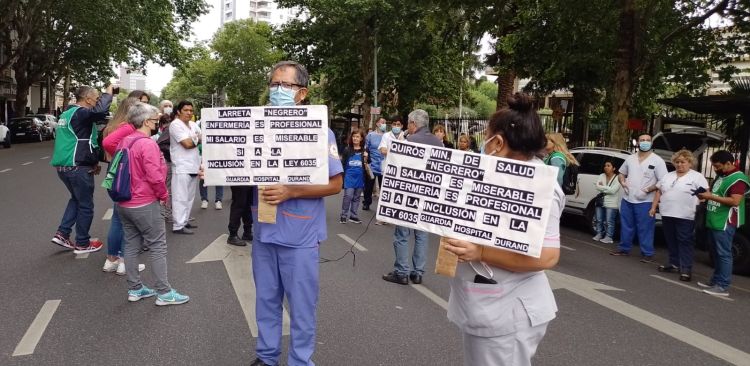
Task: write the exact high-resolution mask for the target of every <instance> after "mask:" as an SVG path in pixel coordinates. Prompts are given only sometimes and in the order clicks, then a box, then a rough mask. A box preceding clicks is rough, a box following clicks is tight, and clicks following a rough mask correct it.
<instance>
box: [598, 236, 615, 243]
mask: <svg viewBox="0 0 750 366" xmlns="http://www.w3.org/2000/svg"><path fill="white" fill-rule="evenodd" d="M600 241H601V242H602V243H604V244H612V243H614V242H615V241H614V240H612V238H610V237H608V236H607V237H604V239H602V240H600Z"/></svg>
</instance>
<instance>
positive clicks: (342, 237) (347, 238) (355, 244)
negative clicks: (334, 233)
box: [339, 234, 367, 252]
mask: <svg viewBox="0 0 750 366" xmlns="http://www.w3.org/2000/svg"><path fill="white" fill-rule="evenodd" d="M339 238H341V239H344V241H345V242H347V243H349V244H350V245H354V247H355V248H357V250H359V251H360V252H366V251H367V248H365V247H363V246H362V245H361V244H359V243H357V242H355V241H354V239H352V238H350V237H348V236H347V235H344V234H339Z"/></svg>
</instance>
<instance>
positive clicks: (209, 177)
mask: <svg viewBox="0 0 750 366" xmlns="http://www.w3.org/2000/svg"><path fill="white" fill-rule="evenodd" d="M201 113H202V119H201V120H202V121H203V122H202V127H203V131H202V132H203V168H204V171H205V178H204V180H205V184H206V185H207V186H213V185H216V186H232V185H272V184H328V154H329V153H328V108H327V107H326V106H324V105H310V106H293V107H270V106H267V107H238V108H204V109H203V110H202V111H201Z"/></svg>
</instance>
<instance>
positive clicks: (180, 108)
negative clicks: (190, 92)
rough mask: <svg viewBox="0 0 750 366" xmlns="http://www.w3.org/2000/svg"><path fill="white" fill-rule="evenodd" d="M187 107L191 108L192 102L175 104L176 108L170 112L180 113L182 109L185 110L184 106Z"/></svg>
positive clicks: (183, 101)
mask: <svg viewBox="0 0 750 366" xmlns="http://www.w3.org/2000/svg"><path fill="white" fill-rule="evenodd" d="M188 105H189V106H191V107H193V102H191V101H189V100H181V101H180V102H179V103H177V107H176V108H175V109H174V110H173V111H172V114H177V112H179V111H182V108H185V106H188Z"/></svg>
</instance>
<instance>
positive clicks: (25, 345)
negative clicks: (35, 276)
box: [13, 300, 60, 356]
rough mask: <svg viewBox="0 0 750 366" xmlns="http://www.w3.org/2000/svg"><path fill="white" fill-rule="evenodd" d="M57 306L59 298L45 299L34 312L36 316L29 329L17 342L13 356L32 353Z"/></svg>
mask: <svg viewBox="0 0 750 366" xmlns="http://www.w3.org/2000/svg"><path fill="white" fill-rule="evenodd" d="M58 306H60V300H47V301H46V302H45V303H44V305H42V308H41V309H40V310H39V313H38V314H36V318H34V321H33V322H31V325H30V326H29V329H27V330H26V334H24V335H23V338H21V341H20V342H18V345H17V346H16V349H15V350H14V351H13V356H25V355H30V354H33V353H34V349H36V345H37V344H38V343H39V340H40V339H42V335H44V331H45V330H46V329H47V325H49V322H50V320H52V316H53V315H55V311H57V307H58Z"/></svg>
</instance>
